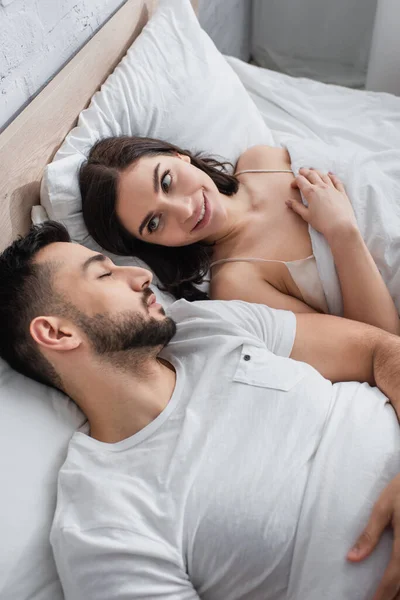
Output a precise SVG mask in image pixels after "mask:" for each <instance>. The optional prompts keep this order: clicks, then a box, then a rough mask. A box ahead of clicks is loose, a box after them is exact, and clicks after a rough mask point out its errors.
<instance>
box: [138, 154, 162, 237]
mask: <svg viewBox="0 0 400 600" xmlns="http://www.w3.org/2000/svg"><path fill="white" fill-rule="evenodd" d="M160 164H161V163H158V165H157V166H156V167H155V169H154V171H153V189H154V193H155V194H158V192H159V190H160V176H159V174H158V173H159V170H160ZM152 215H153V213H152V212H151V211H150V212H148V213H147V215H146V216H145V218H144V219H143V221H142V222H141V223H140V225H139V233H140V235H141V236H143V229H144V228H145V226H146V224H147V222H148V221H149V220H150V219H151V217H152Z"/></svg>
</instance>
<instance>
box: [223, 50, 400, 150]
mask: <svg viewBox="0 0 400 600" xmlns="http://www.w3.org/2000/svg"><path fill="white" fill-rule="evenodd" d="M226 59H227V61H228V63H229V64H230V65H231V67H232V68H233V69H234V71H235V72H236V73H237V75H238V76H239V78H240V79H241V81H242V83H243V85H244V86H245V88H246V89H247V91H248V93H249V94H250V96H251V97H252V99H253V101H254V102H255V104H256V106H257V107H258V109H259V111H260V112H261V115H262V117H263V119H264V121H265V123H266V124H267V125H268V127H269V128H270V129H271V130H272V132H273V136H274V141H275V143H276V144H277V145H280V144H283V143H285V141H286V139H287V138H288V136H295V137H297V138H299V137H300V138H307V139H313V138H315V139H318V140H322V141H324V142H326V143H329V144H334V145H336V146H344V145H345V146H346V148H351V147H352V146H354V147H355V148H357V147H358V148H362V149H365V150H372V151H379V150H385V149H391V148H400V97H397V96H393V95H391V94H385V93H378V92H367V91H361V90H352V89H348V88H343V87H340V86H335V85H329V84H325V83H320V82H318V81H311V80H310V79H303V78H298V79H295V78H293V77H289V76H288V75H284V74H282V73H277V72H275V71H270V70H268V69H263V68H261V67H257V66H255V65H249V64H247V63H244V62H242V61H240V60H238V59H236V58H233V57H226Z"/></svg>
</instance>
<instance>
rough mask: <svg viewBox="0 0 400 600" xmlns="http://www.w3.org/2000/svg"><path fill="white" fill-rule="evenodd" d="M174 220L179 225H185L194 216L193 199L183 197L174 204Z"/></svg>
mask: <svg viewBox="0 0 400 600" xmlns="http://www.w3.org/2000/svg"><path fill="white" fill-rule="evenodd" d="M173 210H174V212H175V216H176V219H177V220H178V222H179V223H181V224H183V223H186V221H188V220H189V219H191V217H192V216H193V214H194V206H193V199H192V197H191V196H185V197H183V198H181V199H180V200H177V201H176V202H175V203H174V208H173Z"/></svg>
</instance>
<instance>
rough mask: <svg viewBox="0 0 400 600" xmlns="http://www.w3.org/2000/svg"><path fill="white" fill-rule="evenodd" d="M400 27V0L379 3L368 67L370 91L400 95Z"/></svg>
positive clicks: (367, 85)
mask: <svg viewBox="0 0 400 600" xmlns="http://www.w3.org/2000/svg"><path fill="white" fill-rule="evenodd" d="M399 28H400V2H399V0H378V8H377V11H376V19H375V25H374V33H373V36H372V44H371V54H370V59H369V64H368V73H367V83H366V88H367V89H368V90H374V91H379V92H390V93H391V94H396V95H397V96H400V32H399Z"/></svg>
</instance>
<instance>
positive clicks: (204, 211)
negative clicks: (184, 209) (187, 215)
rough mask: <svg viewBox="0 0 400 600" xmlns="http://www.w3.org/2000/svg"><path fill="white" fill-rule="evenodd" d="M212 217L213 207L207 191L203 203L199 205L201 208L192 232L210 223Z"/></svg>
mask: <svg viewBox="0 0 400 600" xmlns="http://www.w3.org/2000/svg"><path fill="white" fill-rule="evenodd" d="M201 215H203V216H202V218H201V220H200V221H199V218H200V217H201ZM210 217H211V207H210V204H209V202H208V200H207V197H206V195H205V193H204V192H203V204H202V205H201V206H200V207H199V210H198V212H197V214H196V225H195V226H194V227H193V229H192V232H193V231H199V230H200V229H203V227H205V226H206V225H208V223H209V222H210Z"/></svg>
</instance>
